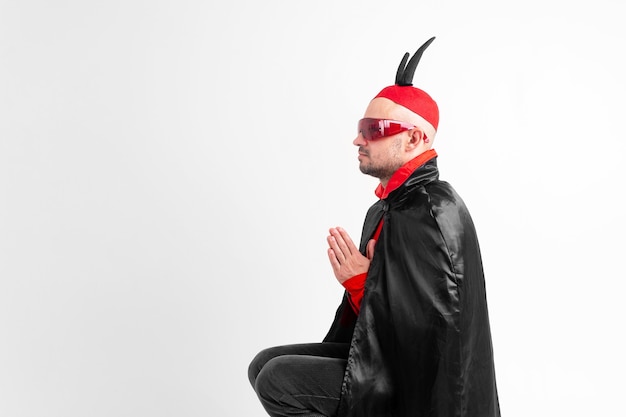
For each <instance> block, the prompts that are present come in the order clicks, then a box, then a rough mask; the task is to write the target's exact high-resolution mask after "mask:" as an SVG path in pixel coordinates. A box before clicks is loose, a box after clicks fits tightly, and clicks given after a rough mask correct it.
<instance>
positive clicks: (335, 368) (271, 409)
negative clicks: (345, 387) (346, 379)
mask: <svg viewBox="0 0 626 417" xmlns="http://www.w3.org/2000/svg"><path fill="white" fill-rule="evenodd" d="M347 362H348V361H347V360H346V359H337V358H323V357H319V356H308V355H283V356H278V357H275V358H273V359H271V360H270V361H268V362H267V363H266V364H265V366H263V368H262V369H261V372H259V374H258V375H257V378H256V383H255V387H254V388H255V391H256V392H257V395H258V396H259V399H260V400H261V403H262V404H263V407H264V408H265V410H266V411H267V412H268V413H269V415H270V416H273V417H279V416H280V417H287V416H307V417H313V416H316V417H317V416H325V417H329V416H334V415H335V414H336V412H337V408H338V407H339V398H340V396H341V384H342V381H343V376H344V373H345V370H346V364H347Z"/></svg>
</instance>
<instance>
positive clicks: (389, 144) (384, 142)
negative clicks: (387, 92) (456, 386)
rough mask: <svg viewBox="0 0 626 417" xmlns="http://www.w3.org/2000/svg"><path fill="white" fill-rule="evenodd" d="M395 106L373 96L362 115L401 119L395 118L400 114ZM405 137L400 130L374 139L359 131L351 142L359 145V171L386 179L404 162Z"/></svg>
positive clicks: (383, 180) (382, 179) (404, 133)
mask: <svg viewBox="0 0 626 417" xmlns="http://www.w3.org/2000/svg"><path fill="white" fill-rule="evenodd" d="M395 107H397V105H396V104H394V103H393V102H391V101H389V100H387V99H384V98H375V99H374V100H372V101H371V102H370V104H369V106H367V109H366V110H365V115H364V116H363V117H364V118H365V117H371V118H375V119H392V120H402V119H398V118H397V117H398V116H401V115H398V112H397V111H395V110H396V109H395ZM407 137H408V134H407V132H401V133H398V134H397V135H393V136H387V137H384V138H380V139H376V140H366V139H364V138H363V135H362V134H361V133H359V134H358V135H357V137H356V139H354V141H353V142H352V143H353V144H354V145H355V146H358V147H359V169H360V170H361V172H362V173H364V174H367V175H371V176H373V177H376V178H379V179H380V180H381V181H382V182H386V181H388V180H389V178H391V175H392V174H393V173H394V172H396V171H397V170H398V168H400V167H401V166H402V165H404V163H405V162H406V161H405V155H404V152H403V149H404V140H405V139H406V138H407Z"/></svg>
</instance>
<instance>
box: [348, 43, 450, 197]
mask: <svg viewBox="0 0 626 417" xmlns="http://www.w3.org/2000/svg"><path fill="white" fill-rule="evenodd" d="M433 40H434V38H431V39H429V40H428V41H427V42H426V43H424V45H422V46H421V47H420V48H419V49H418V50H417V52H416V53H415V55H414V56H413V58H411V60H410V61H409V63H408V64H407V65H406V67H405V64H406V61H407V59H408V55H409V54H408V53H407V54H405V56H404V58H403V59H402V62H401V63H400V66H399V68H398V72H397V74H396V84H395V85H393V86H389V87H385V88H384V89H383V90H382V91H381V92H380V93H378V95H376V97H374V99H373V100H372V101H371V102H370V104H369V105H368V106H367V109H366V110H365V114H364V116H363V119H362V120H361V121H360V122H359V131H358V135H357V137H356V139H355V140H354V141H353V144H354V145H356V146H358V147H359V168H360V169H361V172H363V173H364V174H368V175H372V176H374V177H376V178H379V179H380V181H381V183H382V184H383V185H386V184H387V182H388V181H389V178H390V177H391V175H392V174H393V173H394V172H395V171H396V170H397V169H398V168H400V167H401V166H402V165H404V164H405V163H407V162H408V161H410V160H411V159H413V158H415V157H416V156H418V155H419V154H421V153H423V152H424V151H426V150H428V149H430V148H431V147H432V145H433V141H434V138H435V134H436V133H437V127H438V124H439V109H438V107H437V103H435V101H434V100H433V99H432V98H431V97H430V96H429V95H428V94H427V93H426V92H424V91H422V90H420V89H418V88H415V87H413V85H412V79H413V73H414V72H415V68H416V67H417V63H418V62H419V59H420V57H421V55H422V53H423V52H424V50H425V49H426V47H428V45H430V43H431V42H432V41H433Z"/></svg>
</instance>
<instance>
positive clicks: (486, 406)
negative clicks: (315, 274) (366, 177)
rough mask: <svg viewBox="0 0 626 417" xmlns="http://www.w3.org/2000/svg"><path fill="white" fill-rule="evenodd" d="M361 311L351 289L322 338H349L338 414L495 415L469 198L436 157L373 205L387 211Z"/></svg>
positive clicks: (365, 235) (372, 224)
mask: <svg viewBox="0 0 626 417" xmlns="http://www.w3.org/2000/svg"><path fill="white" fill-rule="evenodd" d="M381 219H383V228H382V231H381V233H380V236H379V239H378V241H377V243H376V247H375V251H374V257H373V259H372V262H371V264H370V269H369V272H368V277H367V281H366V284H365V293H364V296H363V300H362V303H361V310H360V313H359V315H358V317H357V315H356V314H355V313H354V312H353V310H352V308H351V307H350V304H349V302H348V299H347V294H344V298H343V300H342V303H341V305H340V306H339V308H338V310H337V314H336V316H335V320H334V321H333V323H332V326H331V328H330V330H329V332H328V334H327V335H326V337H325V339H324V341H325V342H349V343H350V344H351V346H350V354H349V357H348V366H347V369H346V373H345V377H344V381H343V386H342V397H341V402H340V406H339V417H348V416H350V417H353V416H354V417H365V416H367V417H387V416H388V417H408V416H411V417H418V416H456V417H495V416H499V415H500V407H499V403H498V394H497V390H496V381H495V372H494V363H493V350H492V344H491V332H490V328H489V318H488V314H487V301H486V295H485V282H484V275H483V267H482V261H481V256H480V249H479V246H478V240H477V237H476V231H475V228H474V224H473V222H472V219H471V217H470V214H469V212H468V211H467V208H466V207H465V204H464V203H463V201H462V200H461V198H460V197H459V195H458V194H457V193H456V192H455V191H454V189H453V188H452V187H451V186H450V185H449V184H448V183H446V182H443V181H440V180H439V172H438V169H437V163H436V158H434V159H431V160H430V161H428V162H426V163H425V164H424V165H423V166H421V167H420V168H418V169H417V170H416V171H415V172H414V173H413V174H412V175H411V176H410V177H409V178H408V179H407V180H406V181H405V182H404V184H403V185H402V186H400V187H399V188H398V189H396V190H394V191H392V192H391V193H390V194H389V196H388V197H387V198H386V199H384V200H379V201H378V202H377V203H375V204H374V205H373V206H372V207H371V208H370V209H369V211H368V213H367V216H366V218H365V224H364V226H363V232H362V235H361V244H360V250H361V252H362V253H363V254H365V247H366V244H367V242H368V240H369V239H371V237H372V235H373V233H374V231H375V230H376V227H377V226H378V224H379V222H380V220H381Z"/></svg>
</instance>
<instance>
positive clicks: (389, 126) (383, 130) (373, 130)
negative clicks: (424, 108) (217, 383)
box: [358, 118, 415, 140]
mask: <svg viewBox="0 0 626 417" xmlns="http://www.w3.org/2000/svg"><path fill="white" fill-rule="evenodd" d="M414 128H415V126H414V125H412V124H410V123H404V122H400V121H397V120H387V119H372V118H365V119H361V120H359V130H358V133H360V134H362V135H363V138H364V139H365V140H376V139H380V138H384V137H387V136H393V135H396V134H398V133H400V132H404V131H406V130H411V129H414Z"/></svg>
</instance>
